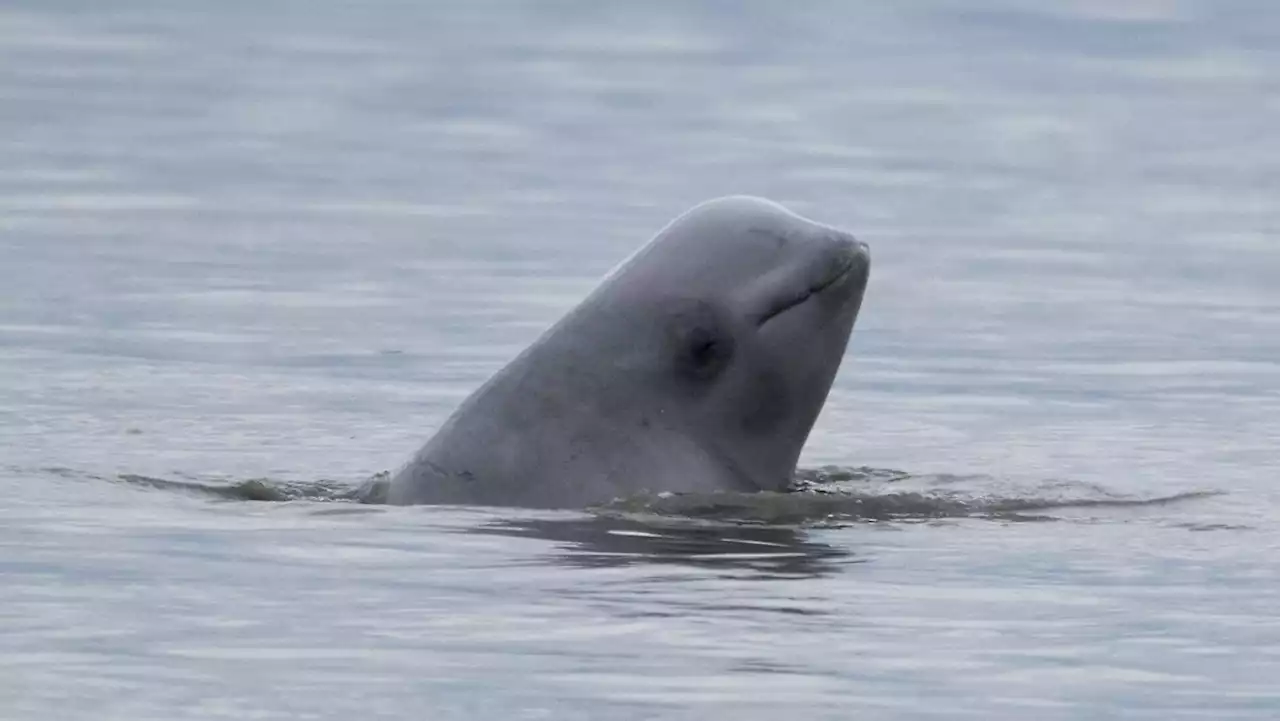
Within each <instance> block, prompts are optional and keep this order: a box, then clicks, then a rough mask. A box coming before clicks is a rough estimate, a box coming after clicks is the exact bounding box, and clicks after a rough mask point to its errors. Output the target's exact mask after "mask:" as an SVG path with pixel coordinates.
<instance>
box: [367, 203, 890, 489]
mask: <svg viewBox="0 0 1280 721" xmlns="http://www.w3.org/2000/svg"><path fill="white" fill-rule="evenodd" d="M870 267H871V257H870V253H869V250H868V248H867V246H866V244H865V243H863V242H861V241H859V240H857V239H855V238H854V236H853V235H851V234H850V233H848V232H846V231H843V230H840V229H838V228H835V227H832V226H828V225H823V224H821V223H818V222H815V221H813V220H809V219H808V218H805V217H802V216H800V215H798V214H796V213H794V212H792V211H790V210H788V209H786V208H784V207H783V206H781V205H779V204H777V203H774V202H771V201H769V200H764V199H761V198H755V197H746V196H731V197H725V198H718V199H715V200H710V201H707V202H704V203H701V204H699V205H697V206H695V207H693V208H692V209H690V210H688V211H686V212H685V213H684V214H682V215H680V216H679V217H677V218H676V219H675V220H673V221H671V222H670V223H669V224H668V225H667V226H666V227H665V228H663V229H662V230H661V231H660V232H659V233H658V234H657V235H656V236H654V237H653V239H651V240H650V241H649V242H648V243H646V244H645V245H643V246H642V247H640V249H639V250H637V251H636V252H635V253H634V254H632V255H631V256H630V257H629V258H627V259H626V260H624V261H623V262H622V263H621V264H619V265H618V266H617V267H615V268H614V269H613V270H612V271H610V272H609V273H608V274H607V275H606V276H605V277H604V279H603V280H601V281H600V283H599V285H598V286H596V288H595V289H594V290H593V291H591V292H590V293H589V294H588V295H587V297H586V298H585V299H583V300H582V302H580V303H579V304H578V305H577V306H576V307H574V308H573V309H572V310H570V311H569V312H568V313H567V314H566V315H565V316H564V317H563V318H561V319H560V320H559V321H557V322H556V323H555V324H553V325H552V326H551V327H550V328H549V329H547V330H546V331H545V332H544V333H543V334H542V335H541V336H540V337H538V338H537V340H535V341H534V342H533V343H532V344H531V345H530V346H529V347H528V348H526V349H525V350H524V351H523V352H521V353H520V354H519V355H518V356H516V357H515V358H514V359H513V360H512V361H511V362H510V363H508V364H507V365H506V366H505V367H503V368H502V369H501V370H499V371H498V372H497V373H496V374H494V375H493V376H492V377H491V378H489V379H488V381H486V382H485V383H484V384H483V385H481V386H480V387H479V388H478V389H476V390H475V391H474V392H473V393H472V394H471V395H470V396H468V397H467V398H466V399H465V400H464V401H463V402H462V403H461V404H460V405H459V406H458V408H457V409H456V410H455V411H454V412H453V413H452V415H450V416H449V417H448V418H447V419H446V420H445V421H444V423H443V425H441V426H440V428H439V429H438V430H437V431H436V433H435V434H434V435H433V436H432V437H431V438H430V439H429V440H427V441H426V444H425V445H424V446H423V447H422V448H421V449H420V450H419V451H418V452H417V453H416V454H415V455H413V456H412V457H411V459H410V460H409V461H408V462H407V463H406V464H405V465H404V466H403V467H401V468H400V469H399V470H398V471H397V472H395V473H394V474H393V475H392V477H391V480H390V484H389V486H388V488H387V495H386V500H387V501H388V502H389V503H393V504H450V505H480V506H508V507H510V506H516V507H525V508H584V507H587V506H592V505H599V504H604V503H608V502H610V501H612V500H614V499H617V498H626V497H629V496H634V495H636V494H639V493H644V492H649V493H662V492H673V493H711V492H716V491H735V492H755V491H762V490H768V491H781V490H784V489H786V487H787V486H788V485H789V484H790V482H791V479H792V475H793V473H794V471H795V468H796V463H797V461H798V460H799V457H800V452H801V450H802V449H803V448H804V444H805V441H806V440H807V439H808V436H809V433H810V431H811V430H812V428H813V425H814V423H815V421H816V420H817V418H818V415H819V412H820V411H821V410H822V406H823V404H824V403H825V402H826V399H827V395H828V393H829V391H830V389H831V384H832V382H833V381H834V379H835V376H836V372H837V371H838V370H839V368H840V362H841V360H842V359H843V358H844V355H845V352H846V348H847V346H848V342H849V337H850V333H851V332H852V330H853V325H854V321H855V320H856V319H857V317H858V311H859V309H860V307H861V305H862V298H863V294H864V292H865V290H866V287H867V280H868V277H869V273H870Z"/></svg>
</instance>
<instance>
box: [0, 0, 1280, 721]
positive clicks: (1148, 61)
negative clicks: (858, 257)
mask: <svg viewBox="0 0 1280 721" xmlns="http://www.w3.org/2000/svg"><path fill="white" fill-rule="evenodd" d="M1277 127H1280V11H1277V9H1276V8H1275V6H1274V5H1273V4H1272V3H1269V2H1263V1H1262V0H1256V1H1254V2H1247V1H1242V2H1217V1H1213V2H1211V1H1209V0H1201V1H1196V0H1184V1H1182V2H1176V1H1175V0H1142V1H1141V2H1138V1H1136V0H1135V1H1134V2H1126V3H1112V2H1101V1H1093V0H1091V1H1089V2H1083V1H1079V2H1058V3H1051V2H1039V1H1034V2H1033V1H1031V0H1025V1H1021V0H985V1H984V2H959V1H955V2H951V1H948V0H925V1H922V2H914V3H845V2H836V1H835V0H830V1H825V2H824V1H821V0H819V1H814V2H805V3H785V4H784V3H772V2H763V1H761V2H743V3H720V2H708V3H698V4H695V3H684V2H674V1H671V2H656V3H621V2H618V3H612V2H606V3H577V4H573V3H559V2H541V3H535V2H502V3H461V2H459V3H452V4H448V3H408V2H380V3H345V2H339V1H338V0H320V1H318V2H273V3H248V2H234V1H233V2H226V3H203V4H196V3H159V2H146V1H144V0H122V1H119V2H112V3H90V2H36V1H35V0H26V1H23V0H18V1H17V2H10V3H8V4H6V5H4V6H3V8H0V494H2V497H3V502H0V717H2V718H5V719H52V718H58V719H95V720H96V719H129V720H130V721H137V720H141V719H155V720H161V719H163V720H166V721H167V720H172V719H220V718H226V719H245V718H258V719H299V718H316V719H319V718H324V719H329V718H332V719H351V718H422V719H508V718H510V719H542V718H546V719H593V720H594V719H700V720H702V719H709V718H711V719H720V718H734V719H770V720H773V719H778V718H794V719H800V718H803V719H850V718H871V719H916V718H947V719H952V718H972V719H990V718H1001V719H1097V718H1124V719H1170V718H1203V719H1214V720H1219V719H1259V720H1261V719H1274V718H1277V717H1280V610H1278V609H1280V560H1278V559H1280V458H1278V454H1277V452H1276V447H1277V439H1280V204H1278V203H1277V200H1276V199H1277V198H1280V135H1278V134H1277V132H1276V128H1277ZM728 193H752V194H758V195H764V196H767V197H770V198H773V199H776V200H778V201H780V202H783V203H786V204H788V205H790V206H791V207H793V208H795V209H796V210H798V211H800V212H802V213H805V214H807V215H810V216H812V217H814V218H816V219H819V220H822V221H824V222H828V223H832V224H837V225H841V226H844V227H847V228H850V229H852V230H853V231H854V232H855V233H857V234H858V235H859V237H861V238H862V239H863V240H865V241H867V242H868V243H869V244H870V245H871V247H872V252H873V255H874V258H875V267H874V269H873V272H872V281H871V285H870V287H869V289H868V292H867V297H866V301H865V303H864V305H863V310H862V315H861V318H860V319H859V322H858V327H857V329H856V330H855V332H854V336H853V341H852V343H851V346H850V350H849V354H848V357H847V358H846V360H845V363H844V366H843V369H842V371H841V374H840V376H839V378H838V380H837V383H836V386H835V388H834V389H833V391H832V393H831V397H830V400H829V402H828V404H827V407H826V409H825V411H824V413H823V416H822V417H821V418H820V420H819V422H818V427H817V428H816V429H815V431H814V433H813V435H812V437H811V439H810V443H809V446H808V447H807V449H806V452H805V456H804V459H803V464H804V465H805V467H806V468H815V467H819V466H823V465H828V464H831V465H837V466H842V467H863V466H865V467H870V468H873V469H900V470H901V471H903V472H904V473H905V474H906V475H907V476H908V477H907V478H905V479H902V480H901V482H900V483H899V481H887V482H884V483H880V484H878V485H876V484H872V485H868V486H866V487H865V488H862V489H861V490H862V492H865V493H867V494H868V497H869V498H870V497H875V496H878V495H882V494H891V493H894V492H896V491H895V489H897V488H899V487H901V488H907V489H909V490H911V492H919V493H923V494H925V495H926V496H928V497H932V498H938V499H944V500H946V499H950V500H952V501H957V500H958V502H960V503H962V504H969V505H972V506H975V507H983V504H986V503H989V502H990V501H991V499H996V500H1000V499H1005V500H1009V499H1014V500H1016V499H1066V500H1073V499H1075V500H1084V501H1090V502H1100V501H1109V500H1114V499H1120V500H1141V499H1150V498H1157V497H1167V496H1172V495H1178V494H1201V493H1204V492H1213V493H1214V494H1213V495H1196V496H1193V497H1190V498H1186V499H1184V500H1181V501H1177V502H1170V503H1157V504H1151V505H1133V506H1124V505H1105V504H1104V505H1089V504H1087V503H1086V504H1085V505H1081V506H1077V507H1071V508H1052V509H1047V510H1044V511H1036V512H1034V513H1029V514H1015V515H1007V514H985V513H980V514H966V513H962V512H955V513H938V514H929V513H918V514H914V515H913V514H908V515H907V517H902V518H896V519H888V520H886V519H881V520H873V519H872V518H870V517H867V518H858V517H849V516H843V517H842V516H836V517H833V518H831V519H828V520H827V521H826V522H815V520H814V519H808V521H807V522H806V523H802V524H795V523H789V524H783V525H776V524H775V525H761V524H754V525H743V524H740V523H732V522H726V521H724V520H723V519H709V518H674V517H669V516H664V517H661V518H654V517H653V516H652V514H650V515H643V514H642V516H641V517H634V516H628V515H622V516H617V515H604V516H602V515H599V514H589V513H579V512H564V513H529V512H521V511H493V510H486V509H439V508H388V507H385V506H371V505H360V504H354V503H349V502H342V501H326V500H322V499H321V498H320V497H319V496H317V495H316V494H311V495H307V494H303V495H300V496H298V497H296V498H295V500H291V501H287V502H276V503H255V502H250V501H245V500H236V499H228V498H225V497H219V496H216V495H213V494H210V493H208V492H204V491H201V490H199V489H201V488H206V487H215V488H216V487H230V486H234V485H235V484H240V483H243V482H244V481H246V480H248V479H255V478H265V479H268V483H269V484H275V485H278V486H282V487H283V486H287V485H288V484H289V483H291V482H298V483H316V482H324V483H327V484H330V485H332V486H333V487H335V488H353V487H355V486H356V485H358V484H359V483H361V482H362V481H364V480H366V479H368V478H369V477H370V476H372V475H373V474H375V473H379V472H381V471H386V470H390V469H394V468H395V467H396V466H397V465H398V464H400V463H401V462H403V461H404V460H405V459H406V458H407V457H408V456H409V455H410V454H411V453H412V452H413V451H414V450H415V449H416V448H417V447H418V445H420V444H421V442H422V441H423V440H425V438H426V437H427V436H429V435H430V433H431V431H432V429H433V428H435V427H436V425H438V424H439V423H440V422H441V421H442V420H443V418H444V417H445V416H446V415H447V414H448V412H449V411H450V410H451V409H452V408H453V407H454V405H455V404H456V403H457V402H458V401H459V400H461V398H462V397H464V396H465V395H466V393H468V392H469V391H470V390H471V389H473V388H474V387H475V386H476V385H478V384H479V383H480V382H482V381H483V380H484V379H485V378H486V377H487V376H488V375H489V374H490V373H492V372H493V371H494V370H495V369H497V368H498V367H500V366H501V365H502V364H503V363H504V362H506V360H508V359H509V358H510V357H511V356H512V355H514V354H515V353H516V352H518V351H519V350H520V349H521V348H523V347H524V346H525V345H527V344H528V343H529V342H530V341H531V340H532V339H533V338H535V337H536V335H537V334H538V333H539V332H540V331H541V330H542V329H543V328H545V327H546V326H547V325H548V324H549V323H551V322H552V321H554V320H555V319H556V318H557V317H559V316H560V315H561V314H562V313H563V312H564V311H566V310H567V309H568V308H569V307H571V306H572V305H573V304H574V303H575V302H576V301H577V300H578V299H579V298H580V297H581V296H582V295H583V294H584V293H586V292H587V291H588V290H589V289H590V288H591V287H592V285H593V284H594V282H595V281H596V279H597V278H598V277H599V276H600V275H601V274H602V273H604V272H605V271H607V270H608V269H609V268H610V267H612V266H613V265H614V264H615V263H617V262H618V261H619V260H621V259H622V258H624V257H626V256H627V255H628V254H629V253H630V252H631V251H632V250H634V249H635V247H636V246H638V245H639V244H640V243H642V242H644V241H645V240H646V239H647V238H648V237H649V236H650V235H651V234H652V233H653V232H655V231H656V230H657V229H658V228H660V227H661V226H662V225H663V224H665V223H666V222H667V221H668V220H670V219H671V218H672V217H674V216H675V215H677V214H678V213H680V212H682V211H683V210H685V209H686V208H688V207H689V206H691V205H693V204H694V203H697V202H699V201H701V200H705V199H707V198H710V197H714V196H718V195H724V194H728ZM122 476H124V477H122ZM137 476H141V477H146V478H151V479H158V480H159V481H161V482H159V483H147V482H137V481H136V479H135V477H137ZM130 479H135V480H130ZM895 484H897V485H895ZM845 486H846V490H855V491H857V490H859V487H858V483H857V482H847V483H846V484H845ZM326 487H328V486H326ZM1033 519H1035V520H1033Z"/></svg>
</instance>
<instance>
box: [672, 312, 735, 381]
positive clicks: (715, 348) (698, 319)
mask: <svg viewBox="0 0 1280 721" xmlns="http://www.w3.org/2000/svg"><path fill="white" fill-rule="evenodd" d="M673 330H674V331H675V332H674V333H673V338H672V340H673V350H674V352H675V369H676V372H677V374H678V375H679V376H681V377H682V378H685V379H687V380H691V381H697V382H704V381H709V380H712V379H714V378H716V377H717V376H719V375H720V373H721V372H722V371H724V369H725V368H727V367H728V366H729V362H730V360H731V359H732V357H733V351H734V347H733V345H734V344H733V336H732V334H730V333H729V331H728V328H726V327H725V325H724V323H723V321H722V320H721V319H720V318H719V316H718V314H717V313H716V312H715V311H714V310H713V309H711V308H708V307H706V306H697V307H694V308H690V309H686V311H685V312H682V313H679V314H677V315H676V317H675V323H674V325H673Z"/></svg>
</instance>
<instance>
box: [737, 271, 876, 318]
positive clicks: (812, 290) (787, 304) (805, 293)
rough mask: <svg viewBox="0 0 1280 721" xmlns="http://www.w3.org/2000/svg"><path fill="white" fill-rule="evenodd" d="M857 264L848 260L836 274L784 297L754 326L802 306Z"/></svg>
mask: <svg viewBox="0 0 1280 721" xmlns="http://www.w3.org/2000/svg"><path fill="white" fill-rule="evenodd" d="M857 264H858V263H857V261H856V260H854V259H852V258H850V259H848V260H846V261H844V262H843V263H841V264H840V266H839V267H838V268H837V270H836V272H834V273H831V274H829V275H827V276H825V277H823V278H822V280H820V281H818V282H817V283H815V284H813V285H811V286H808V287H806V288H805V289H804V290H802V291H800V292H798V293H796V294H795V295H793V296H788V297H784V298H783V299H781V300H780V301H779V302H778V303H777V304H776V305H774V306H773V307H771V308H769V310H767V311H766V312H764V313H763V314H761V316H760V320H759V321H757V322H756V326H757V327H759V326H763V325H764V324H765V323H768V322H769V321H771V320H773V319H774V318H777V317H778V316H780V315H782V314H783V313H786V312H787V311H789V310H791V309H792V308H795V307H796V306H799V305H803V304H804V302H805V301H807V300H809V299H810V298H812V297H813V296H815V295H817V294H819V293H821V292H822V291H824V290H826V289H827V288H830V287H831V286H833V285H835V284H837V283H839V282H840V281H842V280H844V279H845V278H847V277H848V276H849V274H850V273H852V272H853V269H854V267H855V266H857Z"/></svg>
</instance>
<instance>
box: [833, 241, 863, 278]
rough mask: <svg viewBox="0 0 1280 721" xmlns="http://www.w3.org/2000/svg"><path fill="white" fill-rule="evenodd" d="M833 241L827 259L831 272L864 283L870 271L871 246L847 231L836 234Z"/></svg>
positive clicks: (839, 276) (838, 276)
mask: <svg viewBox="0 0 1280 721" xmlns="http://www.w3.org/2000/svg"><path fill="white" fill-rule="evenodd" d="M833 241H834V242H833V250H832V251H831V253H830V260H829V263H830V264H831V267H832V272H833V274H834V275H835V276H836V277H837V278H839V279H844V278H849V279H850V280H854V281H857V283H858V284H859V285H861V284H865V283H866V282H867V277H868V275H869V274H870V272H871V247H870V246H868V245H867V244H866V243H865V242H863V241H861V240H858V239H857V238H855V237H853V236H852V235H849V234H848V233H841V234H839V235H837V236H836V237H835V238H834V239H833Z"/></svg>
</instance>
